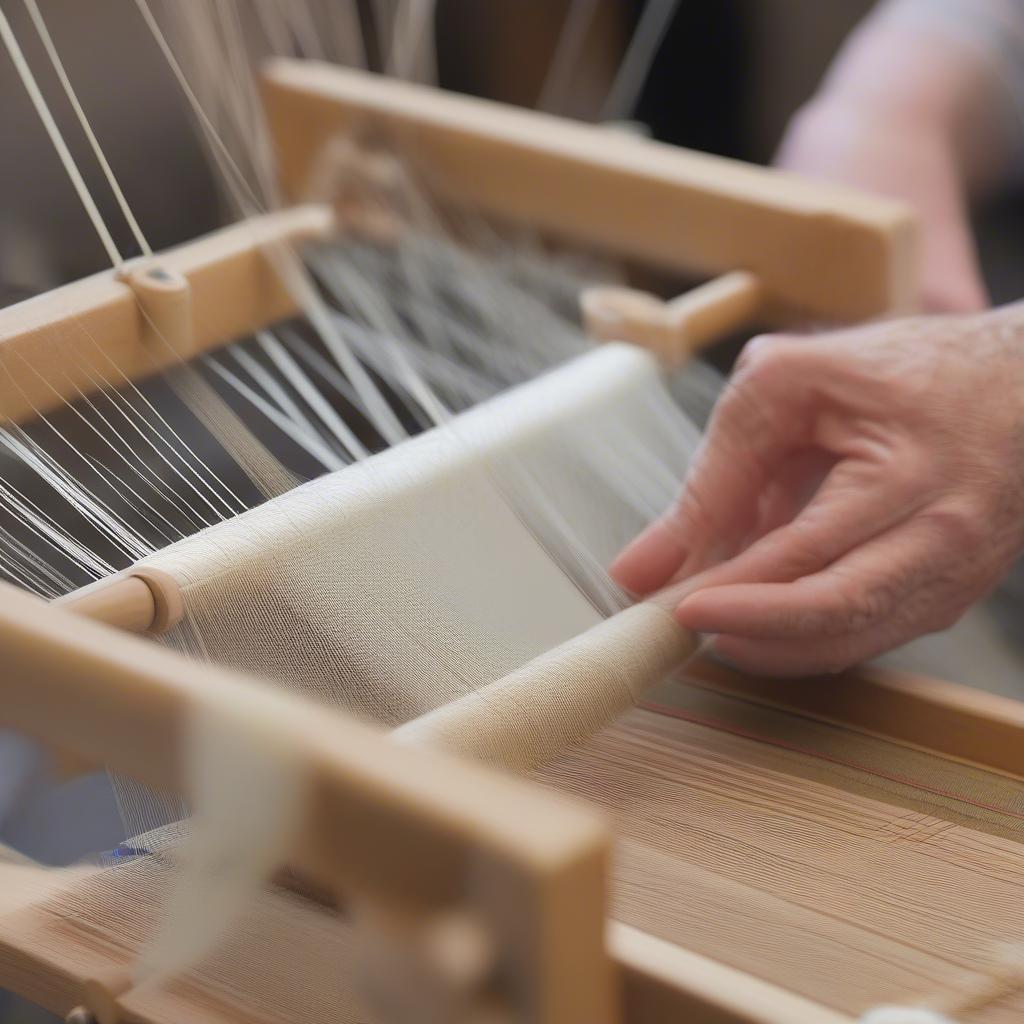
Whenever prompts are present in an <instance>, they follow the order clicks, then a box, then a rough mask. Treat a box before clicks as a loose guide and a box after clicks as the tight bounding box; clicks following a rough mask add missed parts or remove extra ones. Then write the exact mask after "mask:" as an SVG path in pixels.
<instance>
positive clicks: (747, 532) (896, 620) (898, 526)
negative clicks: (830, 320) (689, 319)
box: [612, 305, 1024, 675]
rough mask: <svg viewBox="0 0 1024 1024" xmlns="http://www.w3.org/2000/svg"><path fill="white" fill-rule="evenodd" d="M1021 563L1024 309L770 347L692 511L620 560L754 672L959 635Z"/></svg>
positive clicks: (747, 374) (745, 381) (716, 447)
mask: <svg viewBox="0 0 1024 1024" xmlns="http://www.w3.org/2000/svg"><path fill="white" fill-rule="evenodd" d="M1022 549H1024V306H1022V305H1015V306H1010V307H1004V308H1003V309H999V310H995V311H992V312H988V313H983V314H975V315H972V316H956V317H954V316H946V317H919V318H912V319H906V320H900V321H895V322H891V323H886V324H878V325H872V326H868V327H861V328H855V329H850V330H845V331H841V332H836V333H833V334H828V335H823V336H817V337H807V338H801V337H796V336H787V335H776V336H765V337H762V338H758V339H755V340H754V341H753V342H751V343H750V344H749V345H748V346H747V348H746V350H745V351H744V353H743V355H742V357H741V359H740V361H739V364H738V366H737V370H736V372H735V374H734V376H733V379H732V381H731V382H730V386H729V387H728V389H727V390H726V392H725V394H724V395H723V397H722V398H721V400H720V401H719V403H718V406H717V408H716V410H715V413H714V415H713V417H712V420H711V423H710V425H709V429H708V433H707V436H706V438H705V441H704V444H703V446H702V448H701V450H700V452H699V453H698V456H697V458H696V459H695V462H694V464H693V466H692V469H691V471H690V473H689V475H688V478H687V480H686V484H685V487H684V490H683V493H682V496H681V498H680V499H679V501H678V503H677V504H676V505H675V507H674V508H672V509H671V510H670V511H669V512H668V513H667V514H666V515H665V516H664V517H663V518H662V519H660V520H658V521H657V522H655V523H654V524H653V525H652V526H650V527H649V528H648V529H647V530H646V531H645V532H644V533H643V534H641V535H640V537H638V538H637V539H636V540H635V541H634V542H633V543H632V544H631V545H630V546H629V547H628V548H627V549H626V550H625V551H624V552H623V553H622V554H621V555H619V557H618V559H616V562H615V564H614V565H613V566H612V574H613V576H614V577H615V578H616V579H617V580H618V582H619V583H620V584H621V585H622V586H624V587H625V588H626V589H627V590H630V591H632V592H633V593H635V594H637V595H647V594H650V593H652V592H653V591H655V590H658V589H660V588H662V587H664V586H665V585H666V584H669V583H673V582H678V581H680V580H685V581H687V582H686V584H685V587H684V591H685V593H686V594H687V595H688V596H685V597H684V598H683V600H682V601H681V603H679V604H678V606H677V608H676V613H675V614H676V617H677V619H678V620H679V622H680V623H681V624H682V625H684V626H686V627H688V628H690V629H693V630H698V631H701V632H707V633H713V634H717V638H716V648H717V650H718V651H719V652H720V653H721V654H722V655H723V656H724V657H726V658H727V659H729V660H730V661H732V662H734V663H735V664H737V665H739V666H740V667H743V668H746V669H750V670H753V671H757V672H760V673H767V674H779V675H807V674H814V673H818V672H832V671H839V670H841V669H844V668H846V667H848V666H850V665H852V664H854V663H856V662H859V661H862V660H864V659H867V658H871V657H874V656H875V655H877V654H880V653H882V652H883V651H885V650H888V649H890V648H892V647H895V646H897V645H899V644H902V643H905V642H907V641H909V640H910V639H912V638H914V637H916V636H919V635H921V634H923V633H926V632H931V631H934V630H938V629H943V628H946V627H948V626H950V625H951V624H952V623H953V622H954V621H955V620H956V619H957V618H958V617H959V616H960V615H961V614H962V613H963V612H964V611H965V610H966V609H967V608H968V607H969V606H970V604H972V603H973V602H974V601H975V600H977V599H978V598H979V597H981V596H982V595H984V594H985V593H986V592H987V591H988V590H990V589H991V588H992V587H993V586H995V584H996V583H997V582H998V581H999V579H1000V577H1001V575H1002V574H1003V573H1004V571H1005V570H1006V569H1007V568H1008V566H1009V565H1010V563H1011V562H1012V561H1013V559H1014V558H1015V557H1016V556H1017V554H1018V553H1020V552H1021V551H1022Z"/></svg>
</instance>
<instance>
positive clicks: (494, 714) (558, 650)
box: [392, 600, 698, 770]
mask: <svg viewBox="0 0 1024 1024" xmlns="http://www.w3.org/2000/svg"><path fill="white" fill-rule="evenodd" d="M671 606H672V604H671V602H670V601H666V602H664V603H658V602H657V601H656V600H651V601H646V602H643V603H642V604H637V605H633V606H632V607H630V608H627V609H625V611H622V612H619V613H618V614H617V615H613V616H611V617H609V618H607V619H605V620H604V621H603V622H600V623H598V624H597V625H596V626H594V627H592V628H591V629H589V630H587V631H586V632H585V633H582V634H580V635H579V636H577V637H574V638H573V639H571V640H569V641H567V642H566V643H564V644H561V645H560V646H558V647H555V648H553V649H552V650H550V651H547V652H545V653H544V654H542V655H540V656H538V657H537V658H534V659H533V660H532V661H529V662H527V663H526V664H525V665H524V666H523V667H522V668H520V669H517V670H516V671H515V672H511V673H510V674H509V675H507V676H505V677H504V678H502V679H499V680H497V681H496V682H493V683H491V684H489V685H488V686H483V687H481V688H480V689H479V690H476V691H474V692H472V693H469V694H467V695H466V696H465V697H461V698H460V699H458V700H455V701H452V702H451V703H449V704H445V705H443V706H441V707H440V708H437V709H436V710H434V711H431V712H429V713H428V714H426V715H422V716H421V717H419V718H416V719H413V720H412V721H411V722H407V723H405V724H404V725H401V726H399V727H398V728H397V729H395V730H394V732H393V733H392V736H393V737H394V738H395V739H396V740H398V741H399V742H401V743H408V744H412V745H414V746H424V747H430V748H436V749H442V750H448V751H451V752H453V753H458V754H461V755H463V756H467V757H472V758H474V759H475V760H478V761H483V762H485V763H489V764H492V765H494V766H496V767H501V768H506V769H517V770H525V769H528V768H530V767H533V766H534V765H537V764H540V763H543V762H544V761H545V760H548V759H549V758H551V757H553V756H555V755H556V754H558V753H559V752H560V751H562V750H565V749H566V748H567V747H571V746H573V745H575V744H577V743H580V742H581V741H582V740H584V739H586V738H587V737H588V736H590V735H592V734H593V733H595V732H597V731H598V730H599V729H601V728H603V727H604V726H605V725H607V724H608V723H609V722H610V721H612V719H614V718H615V717H616V716H617V715H619V714H620V713H622V712H623V711H625V710H627V709H628V708H629V707H632V705H633V704H635V703H636V700H637V699H638V697H639V696H640V695H641V694H642V693H643V692H644V691H645V690H647V689H648V688H650V687H651V686H654V685H655V684H656V683H659V682H661V680H663V679H665V678H666V677H667V676H669V675H670V674H671V673H672V672H673V671H675V670H677V669H678V668H679V667H680V666H681V665H683V664H684V663H685V662H686V661H687V659H688V658H690V656H691V655H693V653H694V652H695V651H696V650H697V647H698V637H697V635H696V634H694V633H691V632H690V631H689V630H685V629H683V628H682V627H681V626H680V625H679V624H678V623H677V622H676V621H675V619H674V618H673V616H672V613H671V610H670V609H671Z"/></svg>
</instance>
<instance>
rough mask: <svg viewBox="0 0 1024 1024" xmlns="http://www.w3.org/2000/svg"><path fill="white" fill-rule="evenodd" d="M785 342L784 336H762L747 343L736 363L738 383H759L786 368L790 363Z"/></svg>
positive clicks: (735, 375)
mask: <svg viewBox="0 0 1024 1024" xmlns="http://www.w3.org/2000/svg"><path fill="white" fill-rule="evenodd" d="M784 341H785V336H784V335H778V334H760V335H758V336H757V337H756V338H752V339H751V340H750V341H749V342H747V344H746V345H745V346H744V349H743V351H742V352H741V353H740V356H739V359H737V361H736V372H735V374H734V377H735V379H736V380H737V382H739V381H741V380H742V381H745V382H747V383H751V382H757V381H760V380H763V379H764V378H765V377H770V376H772V375H774V374H775V373H776V371H777V370H778V369H779V368H780V366H785V365H786V363H787V362H788V355H787V352H788V349H787V347H786V346H785V345H784Z"/></svg>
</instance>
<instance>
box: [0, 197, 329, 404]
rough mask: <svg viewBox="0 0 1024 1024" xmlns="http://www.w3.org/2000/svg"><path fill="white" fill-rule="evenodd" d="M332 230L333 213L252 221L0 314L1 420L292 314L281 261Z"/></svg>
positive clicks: (299, 210)
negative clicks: (300, 245)
mask: <svg viewBox="0 0 1024 1024" xmlns="http://www.w3.org/2000/svg"><path fill="white" fill-rule="evenodd" d="M333 230H334V214H333V212H332V211H331V209H330V208H329V207H325V206H315V205H310V206H299V207H295V208H293V209H289V210H284V211H281V212H278V213H271V214H266V215H264V216H260V217H253V218H251V219H249V220H246V221H242V222H240V223H238V224H234V225H232V226H231V227H228V228H224V229H222V230H220V231H216V232H214V233H213V234H210V235H206V236H205V237H203V238H200V239H197V240H196V241H193V242H189V243H187V244H185V245H182V246H179V247H177V248H175V249H169V250H167V251H166V252H164V253H161V254H159V255H158V256H155V257H152V258H145V259H143V260H138V261H133V262H131V263H128V264H126V265H125V267H123V268H121V269H120V270H117V271H114V270H109V271H104V272H103V273H100V274H96V275H94V276H92V277H88V278H85V279H84V280H82V281H76V282H74V283H73V284H69V285H65V286H64V287H62V288H57V289H54V290H53V291H50V292H47V293H46V294H44V295H40V296H37V297H36V298H33V299H28V300H27V301H25V302H20V303H18V304H16V305H14V306H9V307H8V308H6V309H4V310H0V421H2V420H11V421H13V422H15V423H21V422H25V421H27V420H31V419H33V418H35V417H37V416H39V415H45V414H46V413H49V412H51V411H52V410H54V409H56V408H59V407H60V406H61V405H63V404H64V403H65V402H67V401H71V400H74V399H75V398H77V397H79V396H81V395H88V394H93V393H95V392H96V391H98V390H99V389H100V388H101V387H105V386H110V387H117V386H119V385H121V384H122V383H124V381H126V380H140V379H142V378H145V377H147V376H150V375H152V374H155V373H159V372H160V371H162V370H166V369H168V368H169V367H171V366H174V365H176V364H177V363H179V362H181V361H182V360H183V359H187V358H190V357H191V356H194V355H196V354H197V353H200V352H206V351H209V350H211V349H215V348H218V347H220V346H222V345H226V344H228V343H230V342H232V341H234V340H236V339H237V338H240V337H244V336H245V335H247V334H251V333H252V332H253V331H255V330H258V329H260V328H262V327H266V326H267V325H268V324H272V323H274V322H275V321H278V320H282V319H284V318H286V317H289V316H294V315H295V314H296V313H297V312H298V305H297V302H296V299H295V298H294V297H293V296H292V294H291V293H290V292H289V290H288V288H287V287H286V285H285V283H284V281H283V280H282V279H281V274H280V273H279V272H278V269H277V266H278V263H277V261H278V260H279V258H280V256H281V253H282V252H286V251H287V250H286V247H291V246H294V245H296V244H298V243H300V242H302V241H306V240H310V239H315V238H323V237H325V236H327V235H329V234H330V233H331V232H332V231H333Z"/></svg>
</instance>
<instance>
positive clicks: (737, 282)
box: [580, 270, 762, 368]
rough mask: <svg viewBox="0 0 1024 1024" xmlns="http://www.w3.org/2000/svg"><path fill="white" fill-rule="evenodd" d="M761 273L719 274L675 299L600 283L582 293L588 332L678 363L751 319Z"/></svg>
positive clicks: (759, 294) (757, 302)
mask: <svg viewBox="0 0 1024 1024" xmlns="http://www.w3.org/2000/svg"><path fill="white" fill-rule="evenodd" d="M761 298H762V288H761V284H760V282H759V281H758V279H757V278H756V277H755V276H754V275H753V274H749V273H747V272H746V271H743V270H736V271H733V272H732V273H729V274H723V275H722V276H721V277H716V278H715V279H714V280H712V281H708V282H707V283H706V284H702V285H700V286H699V287H697V288H694V289H692V290H691V291H688V292H686V293H685V294H683V295H680V296H679V298H677V299H673V300H672V301H671V302H664V301H662V300H661V299H659V298H658V297H657V296H655V295H651V294H649V293H648V292H643V291H638V290H636V289H633V288H622V287H615V286H604V285H602V286H598V287H595V288H587V289H586V290H585V291H584V292H583V294H582V296H581V297H580V311H581V314H582V317H583V325H584V328H585V330H586V331H587V333H588V334H589V335H590V336H591V337H592V338H595V339H596V340H598V341H628V342H631V343H632V344H634V345H640V346H642V347H643V348H646V349H648V350H649V351H650V352H652V353H653V354H654V355H656V356H657V357H658V358H659V359H660V360H661V362H662V363H664V364H665V366H667V367H669V368H674V367H676V366H679V365H681V364H682V363H684V362H686V361H687V360H688V359H689V358H690V357H691V356H692V355H693V354H694V353H695V352H697V351H699V350H700V349H701V348H703V347H705V346H706V345H708V344H710V343H711V342H713V341H716V340H717V339H719V338H721V337H722V336H723V335H725V334H728V333H729V332H730V331H734V330H736V329H737V328H739V327H742V326H743V324H745V323H748V322H749V321H750V320H751V318H752V317H753V316H754V315H755V314H756V312H757V309H758V307H759V305H760V303H761Z"/></svg>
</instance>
